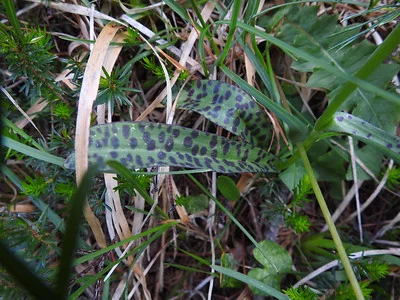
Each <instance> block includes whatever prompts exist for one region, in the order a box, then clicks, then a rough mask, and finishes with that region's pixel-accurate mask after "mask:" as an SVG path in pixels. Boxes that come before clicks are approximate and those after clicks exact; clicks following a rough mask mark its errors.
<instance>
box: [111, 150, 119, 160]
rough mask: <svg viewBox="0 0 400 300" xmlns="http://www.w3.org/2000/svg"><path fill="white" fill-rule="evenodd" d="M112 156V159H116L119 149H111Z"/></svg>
mask: <svg viewBox="0 0 400 300" xmlns="http://www.w3.org/2000/svg"><path fill="white" fill-rule="evenodd" d="M110 156H111V158H112V159H116V158H117V157H118V152H117V151H111V152H110Z"/></svg>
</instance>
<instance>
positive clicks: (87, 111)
mask: <svg viewBox="0 0 400 300" xmlns="http://www.w3.org/2000/svg"><path fill="white" fill-rule="evenodd" d="M119 29H120V26H118V25H116V24H114V23H110V24H108V25H107V26H105V27H104V28H103V30H102V31H101V33H100V35H99V37H98V39H97V41H96V43H95V44H94V47H93V51H92V53H91V54H90V57H89V61H88V63H87V66H86V69H85V73H84V76H83V81H82V88H81V92H80V95H79V106H78V115H77V121H76V138H75V155H76V158H75V159H76V160H75V169H76V181H77V183H78V184H79V183H80V182H81V181H82V178H83V176H84V174H85V173H86V171H87V168H88V146H89V145H88V144H89V126H90V117H91V112H92V107H93V102H94V100H95V99H96V97H97V91H98V88H99V83H100V75H101V71H102V66H103V62H104V58H105V56H106V53H107V49H108V47H109V45H110V42H111V41H112V39H113V38H114V36H115V35H116V34H117V32H118V30H119ZM84 215H85V218H86V220H87V222H88V223H89V226H90V228H91V230H92V231H93V234H94V236H95V239H96V242H97V243H98V244H99V246H100V247H102V248H103V247H106V240H105V236H104V233H103V230H102V228H101V224H100V222H99V220H98V219H97V217H96V216H95V215H94V213H93V212H92V210H91V209H90V207H89V203H88V202H87V200H86V204H85V208H84Z"/></svg>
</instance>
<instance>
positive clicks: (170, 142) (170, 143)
mask: <svg viewBox="0 0 400 300" xmlns="http://www.w3.org/2000/svg"><path fill="white" fill-rule="evenodd" d="M173 148H174V139H173V138H172V137H168V139H167V142H166V143H165V151H167V152H170V151H171V150H172V149H173Z"/></svg>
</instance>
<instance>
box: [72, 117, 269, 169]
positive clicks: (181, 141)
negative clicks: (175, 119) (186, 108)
mask: <svg viewBox="0 0 400 300" xmlns="http://www.w3.org/2000/svg"><path fill="white" fill-rule="evenodd" d="M272 158H273V155H271V154H269V153H268V152H266V151H265V150H263V149H261V148H258V147H255V146H253V145H251V144H248V143H244V142H238V141H235V140H230V139H227V138H225V137H221V136H218V135H215V134H210V133H208V132H202V131H198V130H195V129H189V128H185V127H181V126H177V125H167V124H160V123H147V122H138V123H136V122H116V123H110V124H103V125H96V126H93V127H92V128H91V129H90V138H89V163H91V164H96V165H97V167H98V168H99V170H100V171H102V172H112V170H111V169H110V167H109V166H108V165H107V164H106V162H107V161H110V160H116V161H119V162H120V163H122V164H123V165H124V166H126V167H127V168H130V169H137V168H147V167H154V166H175V167H184V168H197V169H208V170H213V171H216V172H220V173H241V172H263V173H271V172H272V173H273V172H275V168H274V167H273V166H272V165H271V162H270V161H271V160H272ZM64 166H65V167H66V168H68V169H74V167H75V155H74V154H72V155H70V156H69V157H68V158H67V160H66V161H65V164H64Z"/></svg>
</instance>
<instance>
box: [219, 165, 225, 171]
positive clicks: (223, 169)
mask: <svg viewBox="0 0 400 300" xmlns="http://www.w3.org/2000/svg"><path fill="white" fill-rule="evenodd" d="M218 170H220V171H221V172H226V169H225V167H224V166H221V165H219V166H218Z"/></svg>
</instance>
